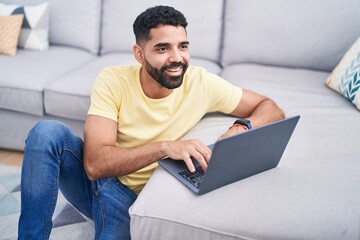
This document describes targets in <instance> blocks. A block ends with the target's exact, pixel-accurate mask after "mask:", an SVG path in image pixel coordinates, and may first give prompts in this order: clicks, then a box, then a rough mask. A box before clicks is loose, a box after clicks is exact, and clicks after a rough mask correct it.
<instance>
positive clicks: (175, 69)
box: [167, 68, 181, 72]
mask: <svg viewBox="0 0 360 240" xmlns="http://www.w3.org/2000/svg"><path fill="white" fill-rule="evenodd" d="M180 70H181V68H168V69H167V71H169V72H178V71H180Z"/></svg>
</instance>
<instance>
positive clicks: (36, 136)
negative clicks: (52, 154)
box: [25, 120, 72, 148]
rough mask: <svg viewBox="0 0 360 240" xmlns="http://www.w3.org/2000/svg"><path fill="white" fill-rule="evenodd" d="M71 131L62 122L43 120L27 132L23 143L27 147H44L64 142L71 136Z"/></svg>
mask: <svg viewBox="0 0 360 240" xmlns="http://www.w3.org/2000/svg"><path fill="white" fill-rule="evenodd" d="M71 135H72V133H71V130H70V129H69V128H68V127H67V126H66V125H65V124H63V123H62V122H59V121H55V120H43V121H40V122H38V123H37V124H36V125H35V126H34V127H33V128H32V129H31V130H30V132H29V135H28V137H27V139H26V141H25V143H26V146H25V148H27V147H33V146H34V145H36V146H38V147H46V146H49V144H50V145H54V144H55V145H56V143H61V142H64V141H65V139H69V136H71Z"/></svg>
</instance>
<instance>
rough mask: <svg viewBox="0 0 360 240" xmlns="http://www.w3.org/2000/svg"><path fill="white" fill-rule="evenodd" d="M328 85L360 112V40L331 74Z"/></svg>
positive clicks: (327, 80) (327, 81)
mask: <svg viewBox="0 0 360 240" xmlns="http://www.w3.org/2000/svg"><path fill="white" fill-rule="evenodd" d="M326 85H327V86H329V87H330V88H332V89H333V90H335V91H337V92H338V93H340V94H341V95H343V96H344V97H346V98H347V99H348V100H349V101H351V102H352V103H353V104H354V105H355V106H356V107H357V108H358V109H359V110H360V38H358V39H357V40H356V42H355V43H354V44H353V45H352V46H351V48H350V49H349V50H348V51H347V52H346V53H345V55H344V57H343V58H342V59H341V61H340V62H339V64H338V65H337V66H336V67H335V69H334V70H333V71H332V72H331V74H330V75H329V77H328V78H327V79H326Z"/></svg>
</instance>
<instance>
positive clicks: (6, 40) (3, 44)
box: [0, 14, 24, 56]
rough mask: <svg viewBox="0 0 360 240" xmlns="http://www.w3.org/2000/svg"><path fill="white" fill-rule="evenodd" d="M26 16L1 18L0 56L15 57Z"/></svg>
mask: <svg viewBox="0 0 360 240" xmlns="http://www.w3.org/2000/svg"><path fill="white" fill-rule="evenodd" d="M23 19H24V15H22V14H21V15H16V16H0V54H5V55H10V56H15V55H16V50H17V43H18V41H19V35H20V30H21V24H22V21H23Z"/></svg>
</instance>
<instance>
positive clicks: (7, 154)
mask: <svg viewBox="0 0 360 240" xmlns="http://www.w3.org/2000/svg"><path fill="white" fill-rule="evenodd" d="M22 159H23V152H21V151H13V150H6V149H0V164H4V165H11V166H21V162H22Z"/></svg>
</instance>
